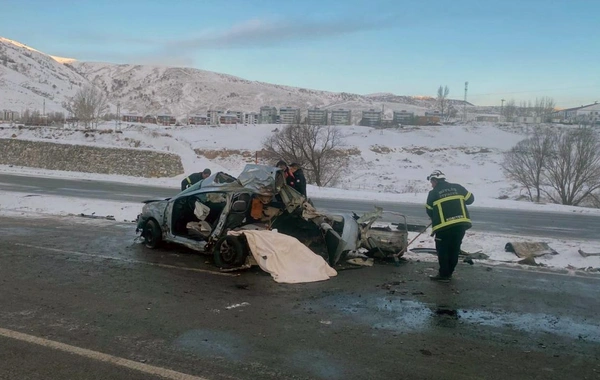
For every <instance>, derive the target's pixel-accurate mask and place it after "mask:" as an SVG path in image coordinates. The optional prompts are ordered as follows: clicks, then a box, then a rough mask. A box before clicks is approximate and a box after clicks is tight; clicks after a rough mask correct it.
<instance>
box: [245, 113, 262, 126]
mask: <svg viewBox="0 0 600 380" xmlns="http://www.w3.org/2000/svg"><path fill="white" fill-rule="evenodd" d="M258 118H259V114H257V113H256V112H250V113H247V114H245V115H244V124H258Z"/></svg>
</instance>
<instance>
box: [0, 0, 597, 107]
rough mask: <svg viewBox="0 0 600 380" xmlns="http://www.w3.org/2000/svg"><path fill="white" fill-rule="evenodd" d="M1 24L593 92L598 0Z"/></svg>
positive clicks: (24, 4) (58, 39) (375, 85)
mask: <svg viewBox="0 0 600 380" xmlns="http://www.w3.org/2000/svg"><path fill="white" fill-rule="evenodd" d="M0 36H3V37H6V38H10V39H13V40H17V41H19V42H22V43H24V44H27V45H29V46H31V47H34V48H36V49H38V50H41V51H43V52H45V53H48V54H52V55H58V56H64V57H72V58H76V59H79V60H84V61H105V62H115V63H142V64H143V63H152V64H164V65H177V66H189V67H196V68H199V69H205V70H211V71H217V72H222V73H227V74H232V75H236V76H240V77H243V78H246V79H250V80H260V81H264V82H270V83H277V84H285V85H292V86H300V87H307V88H314V89H320V90H330V91H346V92H352V93H359V94H368V93H373V92H392V93H395V94H398V95H430V96H435V93H436V90H437V87H438V86H439V85H448V87H449V88H450V97H452V98H458V99H462V98H463V91H464V82H465V81H469V96H468V99H469V101H471V102H473V103H475V104H479V105H496V104H497V105H499V104H500V100H501V99H503V98H504V99H510V98H514V99H515V100H517V101H520V100H528V99H531V100H534V99H535V97H536V96H537V97H541V96H550V97H553V98H554V99H555V100H556V102H557V104H558V105H559V106H562V107H570V106H577V105H581V104H587V103H590V102H594V101H596V100H597V101H600V69H599V67H600V62H599V60H600V1H597V0H571V1H562V0H559V1H549V0H504V1H497V2H492V1H486V0H454V1H441V0H438V1H434V0H430V1H428V0H422V1H401V0H395V1H394V0H369V1H365V0H346V1H332V0H320V1H316V0H303V1H299V0H298V1H296V0H294V1H292V0H288V1H285V0H280V1H268V0H262V1H261V0H222V1H211V0H195V1H194V0H169V1H164V0H163V1H158V0H145V1H142V0H138V1H136V0H121V1H116V0H106V1H85V0H78V1H75V0H53V1H49V0H3V1H2V3H1V4H0Z"/></svg>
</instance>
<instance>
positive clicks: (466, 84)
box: [463, 82, 469, 123]
mask: <svg viewBox="0 0 600 380" xmlns="http://www.w3.org/2000/svg"><path fill="white" fill-rule="evenodd" d="M468 88H469V82H465V102H464V103H463V122H465V123H466V122H467V89H468Z"/></svg>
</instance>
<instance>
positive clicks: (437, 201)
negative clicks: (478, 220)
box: [425, 181, 475, 232]
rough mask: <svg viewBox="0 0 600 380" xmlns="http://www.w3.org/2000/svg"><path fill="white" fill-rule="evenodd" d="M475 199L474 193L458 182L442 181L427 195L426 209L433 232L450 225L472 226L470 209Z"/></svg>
mask: <svg viewBox="0 0 600 380" xmlns="http://www.w3.org/2000/svg"><path fill="white" fill-rule="evenodd" d="M474 200H475V197H474V196H473V194H471V193H470V192H469V191H467V189H465V188H464V187H462V186H461V185H459V184H456V183H449V182H446V181H440V182H438V184H437V185H436V187H434V188H433V189H432V190H431V191H430V192H429V195H428V196H427V204H426V205H425V209H426V211H427V215H429V217H430V218H431V223H432V228H431V230H432V232H436V231H439V230H441V229H445V228H447V227H450V226H456V225H461V226H464V227H465V228H471V219H469V210H468V209H467V206H466V205H470V204H472V203H473V201H474Z"/></svg>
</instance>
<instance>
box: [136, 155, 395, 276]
mask: <svg viewBox="0 0 600 380" xmlns="http://www.w3.org/2000/svg"><path fill="white" fill-rule="evenodd" d="M211 197H213V198H215V199H217V202H216V203H213V202H212V201H209V199H210V198H211ZM253 197H258V198H259V199H261V200H266V201H267V202H271V203H268V205H269V206H271V205H273V207H275V208H276V210H275V212H277V209H278V210H279V212H278V213H277V215H276V216H272V217H271V218H272V219H269V220H271V222H269V223H268V225H265V224H264V223H254V222H250V221H249V220H248V217H247V215H248V214H249V211H250V207H251V199H252V198H253ZM260 197H262V198H260ZM222 199H223V200H224V201H221V200H222ZM213 200H214V199H213ZM198 201H200V202H201V203H203V204H204V205H205V206H207V207H208V205H209V204H210V205H213V206H214V205H215V204H221V203H224V204H223V208H222V210H221V211H220V214H219V215H218V218H217V219H216V220H214V221H211V223H210V225H211V228H212V230H211V231H210V234H209V235H208V236H203V237H198V236H194V237H190V236H189V234H188V235H186V236H184V234H182V233H181V231H182V230H183V231H184V232H189V231H188V230H186V229H185V228H189V227H188V224H189V222H186V224H185V227H182V222H185V221H186V218H185V216H188V217H189V213H190V208H191V207H192V204H196V203H195V202H198ZM236 201H238V205H237V207H241V209H240V211H233V210H232V205H233V204H234V202H236ZM239 201H243V202H239ZM244 202H245V203H244ZM144 203H145V204H144V206H143V208H142V213H141V214H140V215H138V229H137V230H138V231H143V228H144V225H145V223H146V222H147V221H148V220H150V219H155V220H156V221H157V222H158V223H159V225H160V227H161V231H162V238H163V240H164V241H167V242H172V243H176V244H181V245H184V246H186V247H188V248H190V249H192V250H196V251H200V252H204V253H209V252H211V249H212V247H213V246H214V244H215V243H216V241H217V240H218V239H219V238H221V237H223V236H225V235H226V234H227V231H229V230H236V229H249V228H251V229H261V228H269V225H271V223H272V222H273V221H281V220H283V221H284V222H285V221H286V220H287V221H291V222H293V221H294V220H296V221H297V222H300V224H296V223H295V222H294V223H293V224H289V225H287V226H288V228H284V230H286V231H285V232H282V233H286V234H288V235H291V236H295V237H297V238H298V239H302V236H301V235H302V234H303V231H304V232H305V233H306V235H304V238H306V239H308V240H307V241H309V240H310V241H312V242H313V243H314V241H315V239H317V240H318V239H321V241H322V242H323V245H324V246H326V247H327V253H323V252H321V253H319V254H321V255H323V256H324V257H325V256H327V257H325V258H326V259H328V261H329V262H330V264H331V265H335V264H336V263H337V262H338V260H340V258H341V257H342V256H343V255H344V253H347V252H349V251H356V250H358V249H359V248H361V247H362V248H367V249H369V250H371V249H373V244H374V242H377V241H379V242H386V243H387V245H386V246H385V250H384V251H386V252H388V251H394V250H396V252H398V251H400V250H401V249H403V248H405V247H406V244H405V242H406V240H407V236H406V235H407V234H403V233H402V231H390V230H385V231H378V230H376V229H375V228H373V227H372V224H373V222H374V221H375V220H377V219H378V218H379V217H381V214H382V212H383V211H382V210H381V209H379V208H376V210H375V212H374V213H369V214H366V215H364V216H362V217H360V218H358V217H357V216H356V215H353V214H328V213H324V212H321V211H319V210H317V209H315V208H314V207H313V206H312V204H311V203H310V202H308V201H307V199H306V198H305V197H304V196H303V195H301V194H300V193H299V192H297V191H296V190H295V189H293V188H291V187H290V186H288V185H286V184H285V180H284V177H283V172H282V171H281V170H280V169H279V168H275V167H270V166H265V165H247V166H246V167H245V168H244V170H243V171H242V173H241V174H240V175H239V177H238V178H235V177H233V176H231V175H229V174H227V173H223V172H218V173H215V174H213V175H212V176H210V177H208V178H206V179H204V180H201V181H199V182H197V183H195V184H194V185H192V186H190V187H189V188H188V189H186V190H184V191H182V192H180V193H179V194H177V195H176V196H174V197H172V198H167V199H164V200H149V201H147V202H144ZM176 205H177V207H176ZM263 205H267V203H264V202H263ZM244 206H245V207H244ZM219 207H221V206H218V207H214V208H213V209H211V212H212V210H215V211H217V212H218V209H219ZM241 210H243V211H241ZM186 213H187V214H186ZM282 215H284V216H285V217H284V219H280V218H281V217H283V216H282ZM284 222H281V223H284ZM281 223H280V227H285V225H281ZM303 223H304V224H303ZM306 223H308V224H306ZM177 224H179V225H178V226H177ZM207 224H209V223H208V222H207ZM295 226H297V227H298V228H296V227H295ZM302 226H304V227H302ZM310 226H313V227H310ZM371 230H373V231H371ZM178 231H179V232H178ZM206 231H208V230H206ZM310 231H313V232H310ZM305 244H307V245H309V243H308V242H306V243H305Z"/></svg>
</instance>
